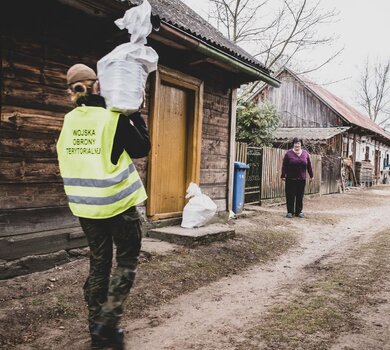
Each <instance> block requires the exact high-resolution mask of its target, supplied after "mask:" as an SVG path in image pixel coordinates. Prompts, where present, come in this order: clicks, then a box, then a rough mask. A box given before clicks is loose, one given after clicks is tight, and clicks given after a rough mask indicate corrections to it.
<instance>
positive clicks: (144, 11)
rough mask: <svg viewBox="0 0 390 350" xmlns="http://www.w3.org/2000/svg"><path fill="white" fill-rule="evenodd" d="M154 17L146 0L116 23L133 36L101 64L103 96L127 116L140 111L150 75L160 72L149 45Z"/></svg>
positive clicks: (101, 60) (99, 72) (105, 57)
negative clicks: (151, 16)
mask: <svg viewBox="0 0 390 350" xmlns="http://www.w3.org/2000/svg"><path fill="white" fill-rule="evenodd" d="M150 14H151V6H150V4H149V2H148V1H147V0H144V2H143V3H142V5H139V6H135V7H133V8H131V9H130V10H127V11H126V13H125V15H124V17H123V18H120V19H118V20H116V21H115V24H116V25H117V26H118V27H119V28H120V29H124V28H127V30H128V32H129V33H130V34H131V39H130V42H129V43H124V44H122V45H119V46H117V47H116V48H115V49H114V50H112V51H111V52H110V53H109V54H107V55H106V56H104V57H103V58H101V59H100V60H99V61H98V63H97V74H98V78H99V82H100V90H101V92H100V93H101V95H102V96H103V97H104V98H105V100H106V105H107V108H109V109H111V110H115V111H118V112H121V113H124V114H131V113H133V112H135V111H137V110H138V109H139V107H140V106H141V104H142V101H143V98H144V90H145V84H146V79H147V78H148V74H149V73H151V72H153V71H155V70H156V69H157V62H158V55H157V53H156V51H154V50H153V49H152V48H151V47H149V46H145V44H146V37H147V36H148V35H149V34H150V32H151V31H152V23H151V22H150Z"/></svg>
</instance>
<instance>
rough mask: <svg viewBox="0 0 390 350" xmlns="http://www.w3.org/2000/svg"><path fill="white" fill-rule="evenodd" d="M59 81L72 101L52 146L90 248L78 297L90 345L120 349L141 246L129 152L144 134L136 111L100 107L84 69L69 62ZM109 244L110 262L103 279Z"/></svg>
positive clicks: (139, 147) (139, 150) (135, 152)
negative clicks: (63, 80) (126, 303)
mask: <svg viewBox="0 0 390 350" xmlns="http://www.w3.org/2000/svg"><path fill="white" fill-rule="evenodd" d="M67 83H68V92H69V94H70V97H71V100H72V101H73V102H75V103H76V104H77V107H76V108H75V109H73V110H72V111H71V112H69V113H68V114H67V115H66V116H65V118H64V124H63V127H62V130H61V134H60V137H59V139H58V143H57V153H58V160H59V166H60V172H61V176H62V178H63V181H64V187H65V193H66V194H67V196H68V201H69V207H70V209H71V211H72V213H73V214H74V215H75V216H77V217H78V218H79V221H80V224H81V227H82V229H83V231H84V233H85V235H86V237H87V241H88V245H89V248H90V271H89V276H88V278H87V281H86V282H85V285H84V297H85V301H86V302H87V304H88V310H89V317H88V319H89V330H90V333H91V340H92V347H93V348H100V347H104V346H114V347H116V348H118V349H122V348H123V345H124V336H123V330H122V329H120V328H118V324H119V321H120V319H121V316H122V314H123V302H124V300H125V299H126V297H127V295H128V293H129V291H130V288H131V286H132V284H133V282H134V277H135V273H136V268H137V264H138V256H139V252H140V248H141V234H142V233H141V224H140V219H139V215H138V213H137V211H136V205H137V204H139V203H141V202H143V201H144V200H145V199H146V192H145V189H144V186H143V184H142V181H141V179H140V177H139V175H138V172H137V170H136V168H135V166H134V164H133V161H132V158H141V157H145V156H146V155H147V154H148V153H149V150H150V141H149V134H148V130H147V127H146V125H145V123H144V121H143V119H142V117H141V114H140V113H139V112H136V113H134V114H132V115H130V116H125V115H122V114H120V113H117V112H113V111H110V110H108V109H106V108H105V107H106V106H105V101H104V98H103V97H102V96H100V95H99V93H100V92H99V82H98V80H97V76H96V74H95V72H94V71H93V70H92V69H91V68H89V67H87V66H86V65H84V64H76V65H74V66H72V67H71V68H70V69H69V70H68V72H67ZM113 243H114V244H115V245H116V262H117V267H116V269H115V271H114V272H113V274H112V277H111V280H110V273H111V266H112V258H113Z"/></svg>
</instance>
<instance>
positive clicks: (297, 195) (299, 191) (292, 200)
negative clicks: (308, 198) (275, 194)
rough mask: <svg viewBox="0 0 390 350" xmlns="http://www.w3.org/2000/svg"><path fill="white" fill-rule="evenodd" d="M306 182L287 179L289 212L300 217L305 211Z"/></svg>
mask: <svg viewBox="0 0 390 350" xmlns="http://www.w3.org/2000/svg"><path fill="white" fill-rule="evenodd" d="M305 185H306V180H291V179H286V202H287V212H288V213H291V214H295V215H298V214H299V213H301V212H302V209H303V194H304V193H305Z"/></svg>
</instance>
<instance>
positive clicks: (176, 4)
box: [149, 0, 271, 74]
mask: <svg viewBox="0 0 390 350" xmlns="http://www.w3.org/2000/svg"><path fill="white" fill-rule="evenodd" d="M149 3H150V5H151V6H152V14H153V15H158V16H159V17H160V19H161V20H162V21H164V22H166V23H169V24H171V25H173V26H174V27H177V28H179V29H181V30H183V31H185V32H186V33H188V34H191V35H193V36H195V37H197V38H198V39H200V40H202V41H204V42H206V43H208V44H209V45H211V46H214V47H217V48H218V49H220V50H222V51H224V52H226V53H229V54H230V55H232V56H234V57H236V58H238V59H240V60H241V61H244V62H246V63H249V64H250V65H252V66H254V67H256V68H257V69H260V70H262V71H263V72H265V73H267V74H270V73H271V71H270V70H269V69H267V68H266V67H265V65H264V64H263V63H261V62H260V61H258V60H256V59H255V58H254V57H253V56H252V55H250V54H249V53H248V52H246V51H245V50H244V49H242V48H241V47H239V46H238V45H236V44H234V43H233V42H231V41H230V40H229V39H227V38H226V37H225V36H224V35H223V34H222V33H221V32H220V31H218V30H217V29H216V28H214V27H213V26H212V25H211V24H210V23H209V22H207V21H206V20H205V19H203V18H202V17H201V16H200V15H198V14H197V13H196V12H195V11H194V10H192V9H191V8H190V7H188V6H187V5H186V4H184V3H183V2H181V1H180V0H149Z"/></svg>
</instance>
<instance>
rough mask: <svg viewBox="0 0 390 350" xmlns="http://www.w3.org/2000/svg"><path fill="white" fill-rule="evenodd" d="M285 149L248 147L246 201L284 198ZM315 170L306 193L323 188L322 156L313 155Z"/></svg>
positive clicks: (316, 191) (317, 191) (257, 201)
mask: <svg viewBox="0 0 390 350" xmlns="http://www.w3.org/2000/svg"><path fill="white" fill-rule="evenodd" d="M285 153H286V151H285V150H283V149H279V148H270V147H264V148H261V149H260V148H256V147H248V157H247V163H248V165H249V167H250V168H249V170H248V172H247V179H246V185H245V203H259V202H261V201H262V200H266V199H274V198H283V197H284V196H285V192H284V182H283V181H282V180H281V178H280V175H281V171H282V163H283V157H284V154H285ZM311 161H312V166H313V172H314V179H313V181H312V182H309V181H307V184H306V188H305V193H306V194H314V193H319V192H320V188H321V156H319V155H311Z"/></svg>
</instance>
